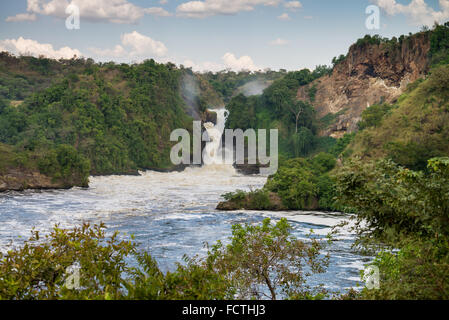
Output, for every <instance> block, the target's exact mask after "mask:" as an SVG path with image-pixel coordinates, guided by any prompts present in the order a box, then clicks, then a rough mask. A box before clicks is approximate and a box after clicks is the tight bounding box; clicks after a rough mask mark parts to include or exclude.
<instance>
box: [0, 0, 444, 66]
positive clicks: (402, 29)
mask: <svg viewBox="0 0 449 320" xmlns="http://www.w3.org/2000/svg"><path fill="white" fill-rule="evenodd" d="M72 2H73V4H75V5H76V6H77V7H78V8H79V9H80V29H78V30H76V29H74V30H68V29H67V28H66V18H67V17H68V16H69V14H66V13H65V8H66V7H67V5H68V4H69V1H68V0H16V1H1V4H0V8H1V10H0V12H1V13H0V49H2V50H8V51H11V52H14V53H16V54H23V53H28V54H33V55H39V54H44V55H47V56H50V57H59V56H61V57H68V56H71V55H72V54H73V53H77V54H81V55H82V56H84V57H92V58H94V59H95V60H97V61H98V60H100V61H109V60H114V61H118V62H138V61H141V60H143V59H145V58H154V59H155V60H156V61H160V62H166V61H172V62H174V63H176V64H184V65H186V66H192V67H193V68H194V69H196V70H205V69H211V70H215V71H216V70H219V69H224V68H231V69H234V70H238V69H241V68H247V69H250V70H256V69H264V68H271V69H273V70H277V69H280V68H284V69H288V70H297V69H301V68H304V67H307V68H314V67H315V66H316V65H318V64H329V63H330V61H331V59H332V57H334V56H337V55H339V54H342V53H346V52H347V50H348V47H349V46H350V45H351V44H352V43H353V42H354V41H355V40H356V39H357V38H360V37H362V36H363V35H365V34H376V33H377V34H381V35H382V36H385V37H391V36H399V35H401V34H408V33H409V32H416V31H418V30H419V29H420V27H421V26H422V25H424V24H427V25H431V24H433V21H435V20H438V21H439V22H443V21H447V20H449V0H413V1H402V0H401V1H398V0H339V1H337V0H302V1H284V0H201V1H188V0H162V1H160V0H153V1H144V0H112V1H111V0H108V1H106V0H73V1H72ZM369 5H377V6H378V7H379V8H380V29H378V30H368V29H367V28H366V26H365V21H366V19H367V17H368V15H367V14H366V13H365V9H366V8H367V7H368V6H369ZM61 48H63V49H61Z"/></svg>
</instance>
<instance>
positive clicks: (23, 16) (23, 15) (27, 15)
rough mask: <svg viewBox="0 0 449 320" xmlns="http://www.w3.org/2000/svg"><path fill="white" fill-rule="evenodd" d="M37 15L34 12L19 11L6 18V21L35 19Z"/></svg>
mask: <svg viewBox="0 0 449 320" xmlns="http://www.w3.org/2000/svg"><path fill="white" fill-rule="evenodd" d="M36 19H37V17H36V15H35V14H34V13H31V14H30V13H19V14H16V15H15V16H12V17H8V18H6V22H22V21H36Z"/></svg>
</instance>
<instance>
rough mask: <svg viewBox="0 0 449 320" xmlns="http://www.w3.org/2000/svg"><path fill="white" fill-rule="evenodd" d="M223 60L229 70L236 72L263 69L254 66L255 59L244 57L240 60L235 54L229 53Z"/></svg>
mask: <svg viewBox="0 0 449 320" xmlns="http://www.w3.org/2000/svg"><path fill="white" fill-rule="evenodd" d="M222 59H223V61H224V64H225V66H226V67H227V68H229V69H232V70H235V71H241V70H248V71H257V70H260V69H261V68H259V67H257V66H256V65H255V64H254V61H253V59H251V57H249V56H242V57H240V58H237V57H236V56H235V55H234V54H233V53H229V52H228V53H226V54H225V55H224V56H223V58H222Z"/></svg>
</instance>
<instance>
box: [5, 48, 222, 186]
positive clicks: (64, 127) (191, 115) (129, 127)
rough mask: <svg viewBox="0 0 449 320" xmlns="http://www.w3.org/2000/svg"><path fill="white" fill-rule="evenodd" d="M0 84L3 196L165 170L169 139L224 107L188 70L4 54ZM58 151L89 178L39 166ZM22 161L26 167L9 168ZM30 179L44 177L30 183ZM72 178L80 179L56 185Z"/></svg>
mask: <svg viewBox="0 0 449 320" xmlns="http://www.w3.org/2000/svg"><path fill="white" fill-rule="evenodd" d="M35 66H38V67H35ZM0 82H1V83H2V95H1V96H0V143H2V146H3V147H4V148H5V149H8V153H7V154H5V155H4V158H2V159H1V163H2V167H3V170H2V172H1V173H0V182H2V183H0V184H2V185H5V184H6V186H3V187H2V189H26V188H39V187H41V188H49V187H56V186H58V187H67V186H70V185H84V186H85V185H87V182H86V181H87V177H88V175H89V174H93V175H103V174H135V173H137V170H138V169H149V168H154V169H170V168H171V167H172V165H171V162H170V159H169V155H170V149H171V146H172V145H173V143H172V142H170V133H171V132H172V131H173V130H174V129H177V128H186V129H188V130H191V128H192V121H193V119H196V120H200V119H202V118H204V119H205V117H206V113H205V110H206V108H208V107H214V106H220V105H223V102H222V100H221V98H220V97H219V95H217V94H216V93H215V91H214V90H213V89H212V88H211V86H210V85H209V83H208V82H207V81H205V80H204V79H202V78H200V76H198V75H195V74H193V73H192V72H191V70H189V69H180V68H177V67H176V66H175V65H173V64H165V65H164V64H157V63H155V62H154V61H153V60H147V61H145V62H144V63H142V64H136V65H126V64H121V65H117V64H114V63H105V64H102V63H94V62H93V61H91V60H84V59H72V60H69V61H62V60H61V61H56V60H50V59H45V58H39V59H37V58H31V57H14V56H11V55H9V54H7V53H2V54H1V56H0ZM61 146H67V147H70V148H72V149H71V152H70V157H71V158H72V159H71V160H76V159H78V158H83V159H87V161H88V165H89V167H90V171H89V170H88V171H87V172H86V170H84V167H82V169H81V167H78V166H71V167H70V166H69V167H67V168H65V169H64V170H66V171H67V170H69V171H71V172H70V173H67V172H66V173H65V174H62V173H61V172H59V173H58V171H60V170H63V169H62V168H60V167H59V166H58V165H54V164H51V163H52V162H51V161H53V160H55V159H52V160H51V161H50V162H49V163H48V164H47V165H46V166H45V165H43V164H42V161H44V160H42V159H43V158H48V157H49V155H52V154H53V153H54V152H56V154H57V153H58V150H59V149H60V147H61ZM72 151H73V152H72ZM7 155H8V156H7ZM24 155H26V158H27V166H25V167H23V166H20V165H19V164H18V163H16V162H15V161H6V158H10V159H16V158H21V157H23V156H24ZM56 158H58V156H56ZM55 161H56V162H58V159H56V160H55ZM44 162H45V161H44ZM6 163H7V165H6ZM25 173H26V174H25ZM28 173H29V174H30V175H31V176H38V175H43V176H42V177H41V178H40V179H38V180H36V181H35V180H33V179H34V178H33V179H31V180H30V179H27V177H29V176H30V175H27V174H28ZM72 175H73V176H80V177H81V178H80V179H78V180H77V179H75V180H71V179H63V180H64V181H62V180H60V179H59V178H58V177H59V176H67V177H68V176H72ZM16 180H17V181H19V182H18V183H16V182H14V181H16ZM47 180H48V181H51V183H49V182H48V181H47ZM8 181H9V182H8ZM37 181H41V182H42V183H41V184H39V183H38V182H37Z"/></svg>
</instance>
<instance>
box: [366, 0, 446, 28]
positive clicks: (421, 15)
mask: <svg viewBox="0 0 449 320" xmlns="http://www.w3.org/2000/svg"><path fill="white" fill-rule="evenodd" d="M371 1H372V2H373V3H374V4H376V5H378V6H379V7H380V8H381V9H383V10H384V11H385V12H386V13H387V14H388V15H391V16H394V15H397V14H404V15H406V16H407V17H409V18H410V19H411V21H412V23H413V24H415V25H427V26H431V25H433V24H434V22H435V21H436V22H440V23H441V22H445V21H446V20H447V19H449V0H439V5H440V11H435V10H434V9H433V8H432V7H430V6H429V5H428V4H427V3H426V2H425V1H424V0H412V1H411V2H410V3H409V4H408V5H403V4H400V3H398V2H396V0H371Z"/></svg>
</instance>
